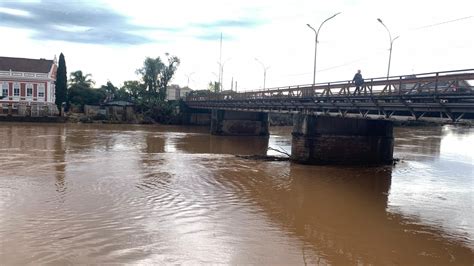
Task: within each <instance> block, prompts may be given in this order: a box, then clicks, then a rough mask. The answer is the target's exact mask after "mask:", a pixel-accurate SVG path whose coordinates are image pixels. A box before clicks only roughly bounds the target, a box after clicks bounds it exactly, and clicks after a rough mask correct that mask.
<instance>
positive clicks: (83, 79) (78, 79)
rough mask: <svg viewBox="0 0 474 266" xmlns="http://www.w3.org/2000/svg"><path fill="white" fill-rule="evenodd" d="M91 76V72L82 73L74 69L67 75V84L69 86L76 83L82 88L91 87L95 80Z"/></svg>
mask: <svg viewBox="0 0 474 266" xmlns="http://www.w3.org/2000/svg"><path fill="white" fill-rule="evenodd" d="M91 77H92V75H91V74H86V75H84V74H83V73H82V71H81V70H77V71H74V72H72V73H71V74H70V76H69V85H70V86H71V87H72V86H74V85H77V86H79V87H82V88H92V86H93V85H94V84H95V82H94V81H93V80H92V78H91Z"/></svg>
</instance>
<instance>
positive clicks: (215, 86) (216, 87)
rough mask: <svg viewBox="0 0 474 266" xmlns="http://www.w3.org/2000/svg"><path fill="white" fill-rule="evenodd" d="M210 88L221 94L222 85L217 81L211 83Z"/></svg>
mask: <svg viewBox="0 0 474 266" xmlns="http://www.w3.org/2000/svg"><path fill="white" fill-rule="evenodd" d="M208 88H209V90H210V91H212V92H219V91H220V90H221V84H220V83H219V82H217V81H214V82H212V81H210V82H209V85H208Z"/></svg>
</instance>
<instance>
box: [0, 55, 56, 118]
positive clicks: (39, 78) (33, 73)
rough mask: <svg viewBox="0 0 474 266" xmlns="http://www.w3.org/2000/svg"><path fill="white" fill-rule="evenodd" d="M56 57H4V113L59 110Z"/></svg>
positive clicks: (0, 103) (0, 81)
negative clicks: (56, 93)
mask: <svg viewBox="0 0 474 266" xmlns="http://www.w3.org/2000/svg"><path fill="white" fill-rule="evenodd" d="M56 71H57V63H56V58H55V59H54V60H46V59H29V58H14V57H0V107H1V108H0V114H3V115H5V114H8V115H20V116H23V115H24V116H45V115H46V116H47V115H55V114H57V107H56V105H55V81H56Z"/></svg>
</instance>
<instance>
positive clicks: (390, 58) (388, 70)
mask: <svg viewBox="0 0 474 266" xmlns="http://www.w3.org/2000/svg"><path fill="white" fill-rule="evenodd" d="M377 21H378V22H380V24H382V26H384V28H385V29H386V30H387V32H388V37H389V38H390V49H389V51H390V52H389V54H388V69H387V79H388V77H390V62H391V61H392V47H393V42H394V41H395V40H396V39H398V37H400V36H397V37H395V38H393V39H392V34H391V33H390V30H389V29H388V28H387V26H385V24H383V22H382V20H381V19H380V18H378V19H377Z"/></svg>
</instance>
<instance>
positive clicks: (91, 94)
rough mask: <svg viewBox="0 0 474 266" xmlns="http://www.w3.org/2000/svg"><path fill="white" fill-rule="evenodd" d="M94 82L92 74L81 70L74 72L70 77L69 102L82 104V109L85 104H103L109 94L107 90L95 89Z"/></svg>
mask: <svg viewBox="0 0 474 266" xmlns="http://www.w3.org/2000/svg"><path fill="white" fill-rule="evenodd" d="M93 84H94V81H93V80H92V79H91V75H90V74H86V75H84V74H83V73H82V71H81V70H78V71H74V72H72V73H71V74H70V78H69V91H68V99H69V102H70V103H71V104H74V105H78V106H80V107H81V109H82V108H83V107H84V104H88V105H99V104H101V103H102V102H103V101H104V99H105V98H106V96H107V94H106V90H103V89H94V88H92V85H93ZM112 86H113V85H112Z"/></svg>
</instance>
